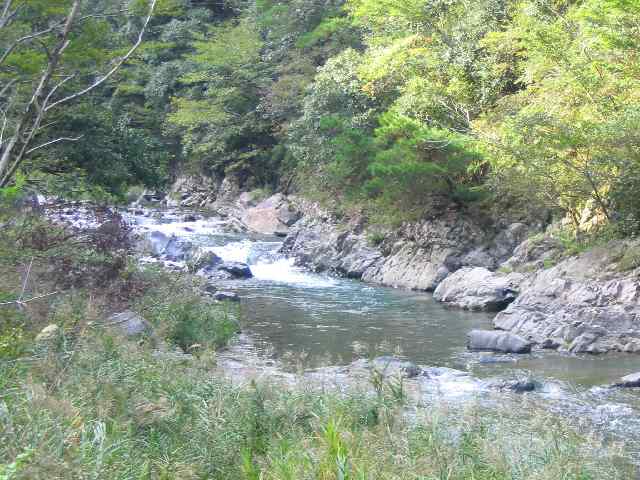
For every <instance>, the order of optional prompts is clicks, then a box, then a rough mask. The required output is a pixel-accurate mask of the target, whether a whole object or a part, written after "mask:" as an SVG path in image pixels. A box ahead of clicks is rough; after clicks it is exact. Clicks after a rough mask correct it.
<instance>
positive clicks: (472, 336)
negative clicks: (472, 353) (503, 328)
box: [467, 330, 531, 353]
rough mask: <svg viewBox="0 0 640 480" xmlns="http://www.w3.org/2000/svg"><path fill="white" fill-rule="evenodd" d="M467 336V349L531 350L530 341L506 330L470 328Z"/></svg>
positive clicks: (488, 350)
mask: <svg viewBox="0 0 640 480" xmlns="http://www.w3.org/2000/svg"><path fill="white" fill-rule="evenodd" d="M467 337H468V345H467V346H468V348H469V350H476V351H487V352H504V353H529V352H531V343H530V342H528V341H527V340H525V339H524V338H522V337H519V336H518V335H514V334H512V333H508V332H497V331H491V330H472V331H471V332H469V334H468V335H467Z"/></svg>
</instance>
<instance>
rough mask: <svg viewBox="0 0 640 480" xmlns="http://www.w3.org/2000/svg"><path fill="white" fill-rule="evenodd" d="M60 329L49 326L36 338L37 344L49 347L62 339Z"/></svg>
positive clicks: (56, 326)
mask: <svg viewBox="0 0 640 480" xmlns="http://www.w3.org/2000/svg"><path fill="white" fill-rule="evenodd" d="M60 333H61V330H60V327H59V326H58V325H55V324H51V325H47V326H46V327H44V328H43V329H42V330H41V331H40V333H38V335H37V336H36V344H38V345H47V344H51V343H53V342H55V341H56V340H57V339H58V338H60Z"/></svg>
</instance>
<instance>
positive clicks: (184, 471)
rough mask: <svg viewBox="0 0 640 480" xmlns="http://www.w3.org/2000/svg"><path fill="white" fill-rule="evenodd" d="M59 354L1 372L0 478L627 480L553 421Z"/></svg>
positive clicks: (126, 358) (109, 351) (142, 359)
mask: <svg viewBox="0 0 640 480" xmlns="http://www.w3.org/2000/svg"><path fill="white" fill-rule="evenodd" d="M65 345H68V344H65V343H64V342H63V343H61V344H57V345H54V346H52V347H51V348H50V349H48V350H44V351H38V352H34V353H33V354H32V355H31V356H29V357H27V358H24V357H23V358H22V359H20V360H14V361H3V362H2V363H1V364H0V379H1V380H0V392H1V393H0V472H2V473H0V478H3V479H4V478H11V479H54V478H65V479H66V478H83V479H84V478H87V479H247V480H251V479H274V480H275V479H278V480H285V479H292V480H293V479H296V480H297V479H322V480H339V479H340V480H349V479H416V480H418V479H429V480H436V479H437V480H444V479H447V480H456V479H459V480H463V479H464V480H469V479H476V480H502V479H505V480H506V479H531V480H532V479H536V480H539V479H545V480H546V479H549V480H552V479H553V480H557V479H566V480H588V479H590V480H596V479H598V480H599V479H603V480H604V479H628V478H633V477H632V476H629V475H631V473H630V471H629V470H625V468H624V467H623V466H620V465H617V464H616V458H615V457H614V456H613V455H612V453H611V452H608V451H606V450H604V449H602V448H601V447H600V446H599V445H597V444H591V443H590V442H587V441H586V440H585V439H583V438H581V437H580V436H578V435H577V434H576V433H574V432H572V431H571V429H569V428H567V427H564V426H562V423H561V422H559V420H558V419H556V418H550V417H539V418H538V417H537V416H536V415H531V416H527V417H525V418H524V419H523V418H517V417H516V416H513V417H510V416H509V415H506V414H505V413H504V412H500V414H499V415H496V414H495V413H492V412H489V411H483V410H477V409H469V410H462V411H460V410H456V411H453V410H447V409H444V408H432V409H423V408H421V409H417V410H415V412H416V413H414V414H413V415H408V414H407V412H408V411H414V410H413V409H407V406H406V405H404V404H403V400H402V399H401V398H399V397H398V396H394V395H393V394H391V393H389V394H387V393H385V392H386V391H387V390H386V389H382V390H381V392H382V393H381V394H371V393H367V392H360V391H357V390H355V391H352V392H350V393H349V394H339V393H336V392H326V391H319V390H317V389H315V388H312V387H311V386H309V387H308V388H304V387H299V388H283V387H282V386H280V385H277V384H269V383H263V384H255V383H253V384H249V385H245V386H237V385H233V384H231V383H229V382H228V381H226V380H223V379H222V377H221V376H220V375H219V373H216V372H217V370H216V368H215V356H213V355H202V356H200V357H184V358H175V359H173V360H168V359H166V358H158V357H156V356H154V354H153V350H152V349H151V348H150V347H148V346H146V345H145V344H140V343H136V342H132V341H128V340H125V339H123V338H120V337H118V336H117V335H115V334H114V333H113V332H110V331H107V330H103V329H92V330H87V331H85V332H83V334H82V335H81V336H80V337H79V338H77V339H76V342H75V344H74V347H73V350H71V351H70V350H67V349H66V348H67V347H65ZM3 475H4V477H3Z"/></svg>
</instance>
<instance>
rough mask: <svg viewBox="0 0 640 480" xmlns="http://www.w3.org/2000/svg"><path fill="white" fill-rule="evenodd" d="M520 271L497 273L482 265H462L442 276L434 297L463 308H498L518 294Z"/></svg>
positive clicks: (520, 280)
mask: <svg viewBox="0 0 640 480" xmlns="http://www.w3.org/2000/svg"><path fill="white" fill-rule="evenodd" d="M524 278H525V276H524V275H523V274H521V273H510V274H500V273H494V272H491V271H489V270H487V269H486V268H483V267H464V268H461V269H460V270H457V271H456V272H454V273H452V274H451V275H449V276H448V277H447V278H445V279H444V280H443V281H442V282H441V283H440V284H439V285H438V288H436V290H435V292H434V293H433V296H434V298H435V299H436V300H438V301H440V302H443V303H447V304H450V305H452V306H455V307H459V308H464V309H466V310H482V311H487V312H498V311H500V310H504V309H505V308H506V307H507V306H508V305H509V304H510V303H511V302H513V301H514V300H515V299H516V297H517V296H518V289H519V287H520V283H521V282H522V281H523V280H524Z"/></svg>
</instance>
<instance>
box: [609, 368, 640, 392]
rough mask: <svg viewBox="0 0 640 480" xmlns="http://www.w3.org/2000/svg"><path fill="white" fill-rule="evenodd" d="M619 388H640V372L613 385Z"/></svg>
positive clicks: (627, 376)
mask: <svg viewBox="0 0 640 480" xmlns="http://www.w3.org/2000/svg"><path fill="white" fill-rule="evenodd" d="M613 386H614V387H619V388H638V387H640V372H637V373H632V374H629V375H626V376H624V377H622V378H621V379H620V380H619V381H618V382H617V383H615V384H614V385H613Z"/></svg>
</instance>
